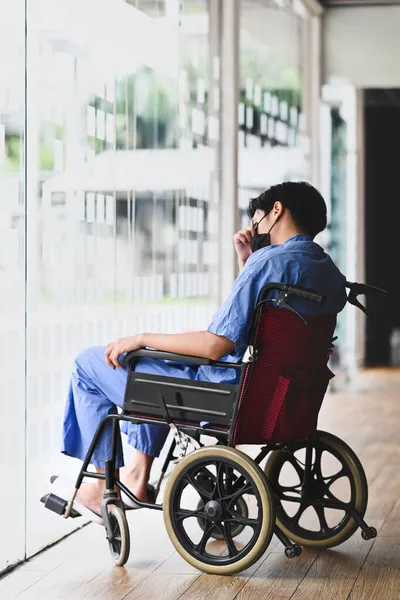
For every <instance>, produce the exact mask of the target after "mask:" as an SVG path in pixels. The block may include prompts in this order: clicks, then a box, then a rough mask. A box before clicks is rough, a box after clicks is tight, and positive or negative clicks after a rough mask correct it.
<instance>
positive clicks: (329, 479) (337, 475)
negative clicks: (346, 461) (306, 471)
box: [322, 467, 346, 488]
mask: <svg viewBox="0 0 400 600" xmlns="http://www.w3.org/2000/svg"><path fill="white" fill-rule="evenodd" d="M345 476H346V469H345V468H344V467H342V468H341V469H340V471H338V472H337V473H335V474H334V475H327V476H326V477H323V478H322V479H323V480H324V481H325V485H326V486H327V487H328V488H329V487H331V485H332V484H333V483H335V481H337V480H338V479H340V478H341V477H345Z"/></svg>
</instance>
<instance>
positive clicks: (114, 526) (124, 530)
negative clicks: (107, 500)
mask: <svg viewBox="0 0 400 600" xmlns="http://www.w3.org/2000/svg"><path fill="white" fill-rule="evenodd" d="M108 518H109V519H110V526H111V536H107V539H108V545H109V548H110V552H111V556H112V557H113V559H114V562H115V564H116V566H117V567H122V566H123V565H124V564H125V563H126V562H127V560H128V558H129V551H130V536H129V527H128V522H127V520H126V516H125V513H124V511H123V510H122V508H120V507H119V506H111V507H110V508H109V511H108Z"/></svg>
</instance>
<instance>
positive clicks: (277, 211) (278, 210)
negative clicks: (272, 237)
mask: <svg viewBox="0 0 400 600" xmlns="http://www.w3.org/2000/svg"><path fill="white" fill-rule="evenodd" d="M273 211H274V212H273V214H274V219H275V220H276V219H278V218H279V217H280V216H281V215H282V213H283V204H282V202H279V200H277V201H276V202H275V204H274V208H273Z"/></svg>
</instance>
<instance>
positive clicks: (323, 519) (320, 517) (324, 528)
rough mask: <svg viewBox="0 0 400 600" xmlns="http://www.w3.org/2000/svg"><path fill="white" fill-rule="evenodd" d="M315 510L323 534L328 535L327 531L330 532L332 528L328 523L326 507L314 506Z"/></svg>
mask: <svg viewBox="0 0 400 600" xmlns="http://www.w3.org/2000/svg"><path fill="white" fill-rule="evenodd" d="M314 510H315V512H316V513H317V517H318V520H319V524H320V528H321V531H322V533H326V532H327V531H329V529H330V528H329V525H328V523H327V522H326V517H325V509H324V507H323V506H322V504H317V505H315V506H314Z"/></svg>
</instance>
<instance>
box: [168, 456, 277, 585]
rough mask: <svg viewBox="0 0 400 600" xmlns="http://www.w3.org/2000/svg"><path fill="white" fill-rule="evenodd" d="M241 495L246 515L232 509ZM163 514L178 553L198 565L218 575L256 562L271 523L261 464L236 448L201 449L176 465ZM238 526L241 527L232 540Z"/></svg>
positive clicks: (272, 512)
mask: <svg viewBox="0 0 400 600" xmlns="http://www.w3.org/2000/svg"><path fill="white" fill-rule="evenodd" d="M206 470H207V471H209V472H210V473H211V474H212V477H211V480H212V481H213V486H212V489H211V488H210V487H209V486H208V485H204V473H205V472H206ZM199 475H200V477H199ZM244 496H248V497H249V498H250V499H251V509H250V514H249V515H248V516H246V517H244V516H242V515H241V514H240V512H237V510H236V508H237V506H238V503H239V498H241V499H243V497H244ZM199 501H201V502H199ZM163 512H164V521H165V525H166V528H167V531H168V535H169V537H170V539H171V541H172V543H173V545H174V546H175V549H176V550H177V552H179V554H180V555H181V556H182V557H183V558H184V559H185V560H186V561H187V562H188V563H190V564H191V565H192V566H194V567H196V568H197V569H200V570H201V571H204V572H206V573H214V574H218V575H231V574H233V573H237V572H239V571H242V570H244V569H246V568H248V567H250V566H251V565H252V564H253V563H255V562H256V561H257V560H258V559H259V558H260V556H262V554H263V553H264V552H265V550H266V548H267V547H268V545H269V543H270V541H271V537H272V533H273V527H274V523H275V510H274V505H273V501H272V494H271V492H270V488H269V485H268V482H267V480H266V477H265V475H264V473H263V472H262V470H261V469H260V467H259V466H258V465H257V464H256V463H255V462H254V461H252V460H251V459H250V458H249V457H248V456H246V455H245V454H243V453H242V452H240V451H239V450H235V449H233V448H228V447H222V446H208V447H204V448H200V449H199V450H196V451H194V452H192V453H191V454H189V455H188V456H186V457H185V458H184V459H183V460H182V461H181V462H180V463H179V464H178V465H177V466H176V467H175V469H174V470H173V471H172V473H171V475H170V478H169V480H168V483H167V485H166V488H165V493H164V505H163ZM198 519H201V520H203V521H204V523H205V527H204V529H203V528H202V527H199V522H198ZM239 525H240V526H243V529H242V531H241V533H240V536H238V537H236V538H235V539H233V538H234V535H233V534H234V533H235V530H236V529H237V528H238V526H239ZM215 534H217V535H218V540H216V539H215ZM236 535H237V534H236ZM213 538H214V539H213Z"/></svg>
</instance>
